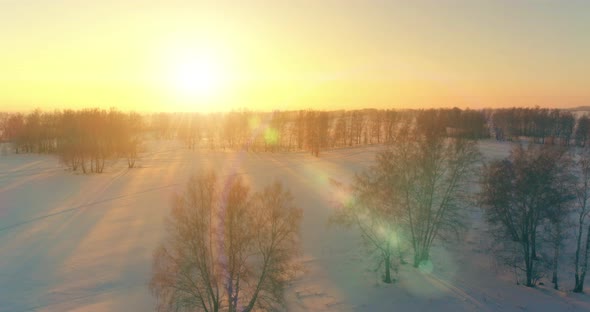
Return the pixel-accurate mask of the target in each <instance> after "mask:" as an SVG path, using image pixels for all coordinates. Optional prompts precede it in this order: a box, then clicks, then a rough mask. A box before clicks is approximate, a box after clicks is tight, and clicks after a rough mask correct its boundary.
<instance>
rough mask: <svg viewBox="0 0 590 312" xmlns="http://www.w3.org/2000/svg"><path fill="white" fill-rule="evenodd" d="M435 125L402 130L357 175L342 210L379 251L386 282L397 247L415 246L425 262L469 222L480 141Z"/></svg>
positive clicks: (416, 261) (419, 259)
mask: <svg viewBox="0 0 590 312" xmlns="http://www.w3.org/2000/svg"><path fill="white" fill-rule="evenodd" d="M429 129H432V130H433V131H427V130H422V131H417V130H416V129H415V128H413V127H411V126H406V128H405V129H402V131H400V132H399V133H398V135H397V138H396V140H395V142H394V143H393V144H392V145H391V146H390V147H389V149H388V150H385V151H383V152H380V153H378V154H377V157H376V162H375V164H374V165H373V166H372V167H370V168H369V169H368V170H366V171H365V172H363V173H361V174H359V175H357V176H356V179H355V181H354V183H353V184H352V185H351V187H350V192H351V195H352V196H353V198H354V200H352V201H351V202H348V203H347V204H345V205H343V207H342V209H341V211H340V212H339V214H340V215H341V216H343V217H339V218H340V219H343V220H345V221H346V222H344V223H346V224H351V225H356V226H357V227H358V228H359V229H360V231H361V234H362V236H363V238H364V240H365V241H366V242H368V244H369V245H371V246H372V247H373V249H374V250H376V251H377V252H378V253H377V254H378V255H379V256H380V257H379V260H380V262H382V263H385V264H386V266H385V268H386V271H385V278H384V280H385V281H387V277H388V274H389V273H388V268H389V267H388V266H387V265H388V264H389V263H390V261H391V260H392V258H391V253H392V252H393V250H395V249H394V247H395V248H397V247H399V246H400V243H405V244H407V245H409V246H410V248H411V249H412V250H413V256H414V260H413V265H414V266H415V267H419V266H420V265H422V264H425V263H426V262H428V261H429V260H430V248H431V247H432V245H433V243H434V242H435V241H436V240H437V239H439V238H441V237H443V236H448V234H452V233H458V232H459V231H460V230H461V229H462V228H463V227H464V221H465V219H466V215H465V211H466V209H465V208H466V207H465V206H466V205H467V204H468V203H469V200H468V198H467V197H468V195H469V194H468V192H469V187H468V183H469V178H470V176H471V175H472V173H473V168H474V165H475V163H476V162H477V161H478V159H479V152H478V149H477V146H476V143H475V142H474V141H469V140H464V139H460V138H447V137H445V136H444V135H443V134H442V133H441V132H437V131H434V129H436V128H434V127H433V128H429Z"/></svg>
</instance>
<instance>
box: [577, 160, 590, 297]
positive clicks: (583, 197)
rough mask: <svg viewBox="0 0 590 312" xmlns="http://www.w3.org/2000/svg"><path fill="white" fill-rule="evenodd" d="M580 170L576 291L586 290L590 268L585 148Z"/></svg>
mask: <svg viewBox="0 0 590 312" xmlns="http://www.w3.org/2000/svg"><path fill="white" fill-rule="evenodd" d="M577 167H578V170H579V178H580V179H579V183H578V185H577V187H576V210H577V216H578V220H577V221H578V229H577V233H576V255H575V258H574V268H575V286H574V290H573V291H574V292H578V293H581V292H584V280H585V279H586V271H587V268H588V255H589V253H590V252H589V250H590V225H589V226H588V229H586V235H587V237H586V242H585V244H584V246H582V237H583V235H584V227H585V224H586V219H587V217H588V214H589V213H590V207H589V204H590V152H589V151H588V150H584V151H583V152H582V153H581V154H580V158H579V159H578V161H577Z"/></svg>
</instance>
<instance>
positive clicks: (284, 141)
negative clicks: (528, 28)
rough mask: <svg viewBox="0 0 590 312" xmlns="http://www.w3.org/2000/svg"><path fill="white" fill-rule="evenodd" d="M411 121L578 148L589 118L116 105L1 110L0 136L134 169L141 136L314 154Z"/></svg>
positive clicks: (67, 159)
mask: <svg viewBox="0 0 590 312" xmlns="http://www.w3.org/2000/svg"><path fill="white" fill-rule="evenodd" d="M407 126H412V127H416V128H420V129H422V130H425V131H428V132H430V131H433V132H438V133H441V134H444V135H446V136H449V137H463V138H469V139H483V138H490V137H491V138H495V139H497V140H509V141H510V140H522V139H528V140H531V141H534V142H537V143H542V144H559V145H564V146H568V145H573V144H575V145H577V146H585V145H586V144H587V141H588V139H589V135H590V118H588V116H587V115H581V116H580V117H576V115H575V114H574V113H573V112H571V111H569V110H559V109H545V108H539V107H536V108H509V109H485V110H470V109H466V110H461V109H458V108H453V109H428V110H378V109H363V110H349V111H345V110H340V111H318V110H299V111H275V112H270V113H269V112H254V111H248V110H242V111H232V112H227V113H211V114H202V113H156V114H150V115H140V114H137V113H133V112H131V113H123V112H120V111H118V110H116V109H110V110H104V109H96V108H94V109H83V110H61V111H52V112H44V111H41V110H34V111H32V112H30V113H28V114H21V113H0V139H1V140H2V141H3V142H10V143H11V146H12V148H13V150H14V152H15V153H51V154H57V155H59V157H60V159H61V161H62V162H63V163H64V164H66V165H68V166H69V167H71V168H72V169H73V170H77V169H78V168H80V169H82V170H83V171H84V172H87V171H90V172H101V171H102V169H103V167H104V161H105V160H106V159H109V158H113V157H124V158H126V159H127V161H128V164H129V167H133V166H134V164H135V159H136V158H137V155H138V153H139V152H140V151H141V146H142V142H143V141H144V140H145V139H147V138H150V137H151V138H155V139H165V140H176V139H178V140H181V141H182V142H184V143H185V144H186V146H187V147H188V148H190V149H197V148H209V149H232V150H246V151H255V152H287V151H309V152H311V153H312V154H313V155H315V156H318V155H319V153H320V151H322V150H328V149H333V148H342V147H352V146H360V145H372V144H388V143H391V142H393V140H394V138H395V136H396V134H397V133H398V132H399V131H402V130H403V129H404V127H407Z"/></svg>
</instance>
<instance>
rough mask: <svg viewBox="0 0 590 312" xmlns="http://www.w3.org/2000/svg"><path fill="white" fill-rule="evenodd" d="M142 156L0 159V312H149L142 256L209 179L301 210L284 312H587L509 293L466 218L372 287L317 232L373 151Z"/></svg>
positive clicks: (340, 234)
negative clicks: (425, 254) (286, 192)
mask: <svg viewBox="0 0 590 312" xmlns="http://www.w3.org/2000/svg"><path fill="white" fill-rule="evenodd" d="M151 145H152V146H151V148H150V149H149V151H148V152H146V153H145V154H144V155H143V158H142V159H141V160H140V161H139V162H138V164H139V166H140V168H135V169H131V170H128V169H127V168H126V163H125V162H123V161H121V162H118V163H113V164H110V166H109V167H108V168H105V172H104V173H103V174H97V175H80V174H76V173H72V172H70V171H67V170H65V169H64V167H62V166H60V165H59V164H58V162H57V160H56V158H55V157H52V156H44V155H41V156H39V155H14V154H12V153H5V154H0V311H31V310H33V311H150V310H153V306H154V299H153V298H152V297H151V295H150V293H149V291H148V289H147V283H148V281H149V279H150V276H151V259H152V258H151V256H152V251H153V250H154V248H155V246H156V245H157V244H158V243H159V242H160V240H161V238H162V234H163V221H164V218H165V216H166V215H167V214H168V210H169V207H170V199H171V195H172V194H173V193H174V192H178V191H182V189H183V187H184V184H185V182H186V180H187V179H188V177H189V176H190V175H192V174H198V173H199V172H202V171H203V170H205V169H209V168H214V169H216V170H217V171H218V172H219V174H220V175H222V176H224V175H225V176H227V175H229V174H234V173H236V174H241V175H243V177H244V178H245V179H246V180H247V181H248V182H250V184H251V185H252V187H253V188H254V189H258V188H260V187H262V186H263V185H265V184H267V183H269V182H271V181H272V180H273V179H279V180H281V181H282V182H283V183H284V184H285V185H286V186H287V187H288V188H289V189H290V190H291V192H292V193H293V195H294V197H295V200H296V204H297V205H298V206H300V207H301V208H303V210H304V219H303V224H302V242H303V255H302V262H303V264H304V273H302V274H301V275H300V276H299V277H298V279H297V280H296V281H294V282H293V284H292V285H291V287H290V288H289V290H288V293H287V294H286V296H287V300H288V304H289V309H290V310H292V311H495V310H499V311H523V310H524V311H583V310H589V311H590V298H589V296H588V295H579V294H572V293H569V292H556V291H553V290H551V289H550V286H549V283H546V286H541V287H539V288H535V289H531V288H526V287H522V286H517V285H515V283H514V280H513V278H512V275H511V274H510V273H509V272H506V271H505V270H504V269H503V268H502V267H501V266H498V265H497V264H496V263H495V261H493V259H494V258H493V256H492V255H490V254H489V248H488V246H489V241H487V240H486V238H485V237H486V236H485V235H481V234H482V233H484V227H485V225H484V224H483V223H482V222H481V220H480V215H481V214H480V212H479V210H478V209H477V208H474V209H473V211H472V212H471V216H472V222H471V228H470V230H469V232H468V233H467V234H466V236H465V237H464V238H463V239H462V240H461V241H460V242H457V243H447V244H444V245H438V246H436V247H435V250H434V251H433V253H432V258H433V262H434V268H433V271H432V273H422V272H419V271H417V270H415V269H413V268H411V266H409V265H407V266H402V267H401V268H400V276H399V282H397V283H395V284H392V285H386V284H383V283H381V282H379V280H380V277H379V274H380V272H374V271H373V268H374V263H373V262H372V261H371V260H370V259H367V258H366V257H365V256H364V254H363V252H362V247H361V246H360V243H359V238H358V235H356V233H355V232H354V231H353V230H347V229H343V228H339V227H334V226H329V225H328V219H329V217H330V216H331V214H332V209H333V208H331V207H332V204H331V203H332V201H333V200H334V197H333V193H334V190H333V188H332V186H331V184H330V180H331V179H335V180H339V181H343V182H346V181H348V180H349V179H350V178H351V176H352V175H353V173H354V172H356V171H358V170H361V169H362V168H364V167H365V166H367V165H369V164H370V163H371V161H372V159H373V155H374V154H375V152H376V151H377V150H378V148H377V147H365V148H354V149H341V150H335V151H330V152H325V153H323V154H322V155H321V157H320V158H314V157H312V156H310V155H309V154H307V153H289V154H281V153H275V154H270V153H264V154H256V153H236V152H223V151H197V152H192V151H188V150H186V149H185V148H183V147H182V146H180V145H177V144H174V143H160V144H156V143H155V142H154V143H153V144H151ZM508 150H509V145H508V143H497V142H492V141H488V142H484V143H482V144H481V151H482V153H484V155H485V156H486V158H488V159H489V158H495V157H503V156H505V155H507V154H508ZM566 265H567V266H571V261H570V259H569V258H564V262H563V266H564V267H565V266H566ZM568 272H569V271H568V270H567V268H564V273H563V275H562V276H561V278H562V281H563V282H562V286H564V288H566V289H567V288H571V286H570V284H571V280H572V278H573V275H571V274H568ZM565 274H568V275H565Z"/></svg>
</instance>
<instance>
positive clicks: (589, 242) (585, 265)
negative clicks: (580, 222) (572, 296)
mask: <svg viewBox="0 0 590 312" xmlns="http://www.w3.org/2000/svg"><path fill="white" fill-rule="evenodd" d="M589 245H590V225H589V226H588V231H587V233H586V248H585V250H584V262H583V263H582V274H581V276H580V281H579V284H578V285H576V288H579V289H578V291H577V292H580V293H581V292H584V279H586V270H587V269H588V252H589V250H588V248H589V247H590V246H589Z"/></svg>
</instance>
